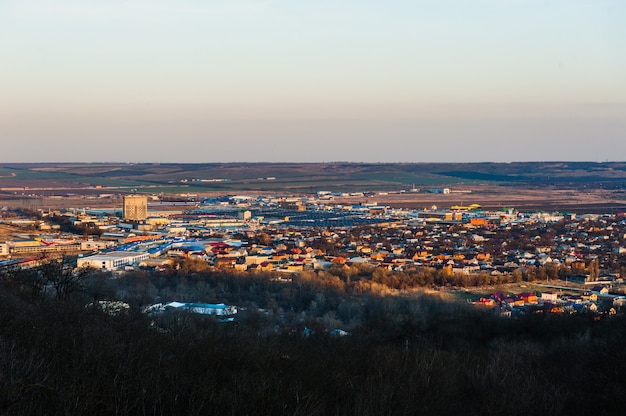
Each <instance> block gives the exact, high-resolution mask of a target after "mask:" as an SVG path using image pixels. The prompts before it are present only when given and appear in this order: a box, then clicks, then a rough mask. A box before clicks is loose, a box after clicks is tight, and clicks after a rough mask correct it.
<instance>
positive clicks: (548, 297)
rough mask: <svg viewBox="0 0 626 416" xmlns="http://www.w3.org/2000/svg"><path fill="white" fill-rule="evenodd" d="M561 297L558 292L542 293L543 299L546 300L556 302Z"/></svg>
mask: <svg viewBox="0 0 626 416" xmlns="http://www.w3.org/2000/svg"><path fill="white" fill-rule="evenodd" d="M558 299H559V295H558V294H557V293H556V292H543V293H542V294H541V300H542V301H544V302H555V301H557V300H558Z"/></svg>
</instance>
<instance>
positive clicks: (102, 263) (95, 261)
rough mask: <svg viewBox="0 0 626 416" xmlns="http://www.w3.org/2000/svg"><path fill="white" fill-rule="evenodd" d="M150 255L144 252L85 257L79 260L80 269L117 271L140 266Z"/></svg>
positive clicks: (118, 252)
mask: <svg viewBox="0 0 626 416" xmlns="http://www.w3.org/2000/svg"><path fill="white" fill-rule="evenodd" d="M149 257H150V255H149V254H148V253H146V252H143V251H140V252H139V251H138V252H121V251H116V252H112V253H105V254H96V255H95V256H89V257H83V258H80V259H78V264H77V266H78V267H93V268H95V269H105V270H115V269H119V268H120V267H124V266H131V265H135V264H139V263H140V262H141V261H142V260H146V259H147V258H149Z"/></svg>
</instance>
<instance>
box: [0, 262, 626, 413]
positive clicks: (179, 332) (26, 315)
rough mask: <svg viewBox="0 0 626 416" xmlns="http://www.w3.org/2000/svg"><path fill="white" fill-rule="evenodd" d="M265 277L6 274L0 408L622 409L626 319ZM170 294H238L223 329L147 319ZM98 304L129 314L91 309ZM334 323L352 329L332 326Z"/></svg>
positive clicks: (47, 268)
mask: <svg viewBox="0 0 626 416" xmlns="http://www.w3.org/2000/svg"><path fill="white" fill-rule="evenodd" d="M270 277H271V276H270V275H258V276H248V277H247V279H244V277H242V276H229V275H227V274H224V273H209V272H206V273H196V274H183V273H180V272H179V273H178V274H171V275H164V274H149V273H136V274H128V275H125V276H123V277H120V278H117V279H111V278H110V277H109V276H107V275H101V274H98V273H95V272H94V273H91V274H88V275H86V274H83V275H75V274H72V273H69V269H68V268H66V267H64V266H63V264H61V263H51V264H45V265H43V266H42V267H41V268H39V269H30V270H9V271H6V272H4V274H3V276H2V280H1V281H0V413H1V414H8V415H35V414H37V415H44V414H50V415H57V414H65V415H80V414H86V415H87V414H88V415H116V414H117V415H135V414H137V415H139V414H141V415H145V414H150V415H177V414H184V415H344V414H358V415H385V414H389V415H396V414H425V415H429V414H432V415H442V414H450V415H452V414H470V415H488V414H497V415H499V414H507V415H527V414H546V415H555V414H563V415H571V414H623V413H624V406H625V404H624V401H623V398H624V397H626V350H625V349H624V346H625V345H626V321H625V320H624V318H623V317H621V316H614V317H611V318H608V317H607V318H606V319H602V320H593V319H591V318H590V317H585V316H544V315H542V314H532V315H529V316H525V317H522V318H520V319H505V318H500V317H498V316H496V315H495V314H493V313H490V312H488V311H485V310H480V309H477V308H475V307H472V306H471V305H466V304H463V303H455V302H446V301H443V300H442V299H440V298H438V297H433V296H428V295H425V294H421V295H419V294H418V295H415V296H411V297H399V296H395V297H392V296H383V295H381V294H372V293H367V292H363V293H359V294H355V293H348V292H346V291H345V290H343V289H341V287H340V286H339V285H337V284H336V282H335V284H331V283H328V284H326V283H324V282H323V281H316V280H314V279H309V280H305V281H296V280H295V279H294V281H293V282H280V281H272V280H271V279H270ZM194 288H196V289H197V290H196V291H194ZM170 296H176V297H178V296H181V297H183V298H184V297H187V298H189V300H191V299H192V298H193V297H194V296H202V299H200V300H202V301H207V302H212V301H224V302H229V303H230V302H235V301H236V302H237V303H238V306H240V307H241V310H240V313H239V314H238V315H237V319H236V320H235V322H229V323H222V322H219V320H218V319H216V318H215V317H211V316H198V315H192V314H188V313H165V314H161V315H156V316H148V315H146V314H144V313H142V312H141V309H140V307H139V306H140V305H145V304H147V303H150V302H154V301H159V300H161V301H169V300H185V299H180V298H177V299H173V298H169V297H170ZM164 297H168V299H164ZM102 299H109V300H110V299H122V300H125V301H126V302H128V303H129V304H130V308H129V310H128V311H127V312H122V313H117V314H114V313H111V312H110V311H105V310H102V309H100V308H97V307H92V306H89V305H90V304H93V302H94V301H96V300H102ZM195 300H198V298H196V299H195ZM337 325H346V328H348V329H349V332H350V334H349V335H346V336H342V337H339V336H333V335H332V333H331V332H330V331H327V329H329V328H331V327H333V326H337ZM303 326H306V327H308V328H311V329H312V332H311V333H310V334H309V335H305V332H303V331H301V330H300V329H301V328H302V327H303Z"/></svg>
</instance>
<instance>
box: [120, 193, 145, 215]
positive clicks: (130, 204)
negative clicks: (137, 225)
mask: <svg viewBox="0 0 626 416" xmlns="http://www.w3.org/2000/svg"><path fill="white" fill-rule="evenodd" d="M122 217H123V218H124V221H144V220H145V219H146V218H148V197H147V196H143V195H126V196H124V209H123V210H122Z"/></svg>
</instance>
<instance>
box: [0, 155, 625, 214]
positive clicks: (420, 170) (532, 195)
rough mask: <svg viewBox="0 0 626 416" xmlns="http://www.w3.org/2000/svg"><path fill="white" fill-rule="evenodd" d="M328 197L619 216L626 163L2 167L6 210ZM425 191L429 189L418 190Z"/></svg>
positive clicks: (0, 191) (1, 200) (0, 196)
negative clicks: (174, 197) (179, 198)
mask: <svg viewBox="0 0 626 416" xmlns="http://www.w3.org/2000/svg"><path fill="white" fill-rule="evenodd" d="M441 187H447V188H450V189H451V190H452V193H450V194H446V195H442V194H433V193H429V192H428V190H429V189H431V188H441ZM320 190H326V191H335V192H365V193H366V194H367V195H373V196H369V197H364V196H361V197H347V198H337V199H335V202H337V203H359V202H373V201H376V202H379V203H384V204H389V205H391V206H394V207H406V208H426V207H428V208H429V207H431V206H432V205H437V206H440V207H443V208H446V207H449V206H452V205H467V204H472V203H477V204H480V205H482V206H483V207H484V208H490V209H502V208H507V207H513V208H516V209H518V210H541V209H544V210H550V211H570V212H617V211H624V210H626V163H618V162H606V163H593V162H575V163H565V162H532V163H531V162H525V163H466V164H451V163H419V164H407V163H402V164H372V163H345V162H336V163H308V164H298V163H224V164H216V163H211V164H121V163H87V164H81V163H65V164H4V165H2V166H0V205H6V206H16V205H17V206H24V205H23V204H24V198H28V199H29V200H30V202H28V203H29V204H31V205H35V206H36V207H41V206H48V204H49V197H54V196H63V197H67V196H68V194H69V196H70V197H74V198H78V199H80V198H82V197H87V196H97V195H102V194H113V195H116V194H117V195H119V194H126V193H135V192H139V193H147V194H194V195H212V194H229V193H230V194H232V193H241V192H255V193H273V194H277V193H279V194H280V193H291V194H313V193H315V192H317V191H320ZM417 190H419V192H415V191H417ZM412 191H413V192H412ZM32 198H43V199H46V202H45V203H43V202H41V201H40V202H37V201H35V202H33V201H32ZM16 199H17V200H18V202H16ZM65 202H67V201H65ZM79 202H80V201H79ZM90 202H91V203H92V205H94V206H97V205H99V204H100V203H101V202H102V201H97V200H95V199H93V200H92V201H90ZM105 202H106V201H105ZM83 204H84V202H83Z"/></svg>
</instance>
